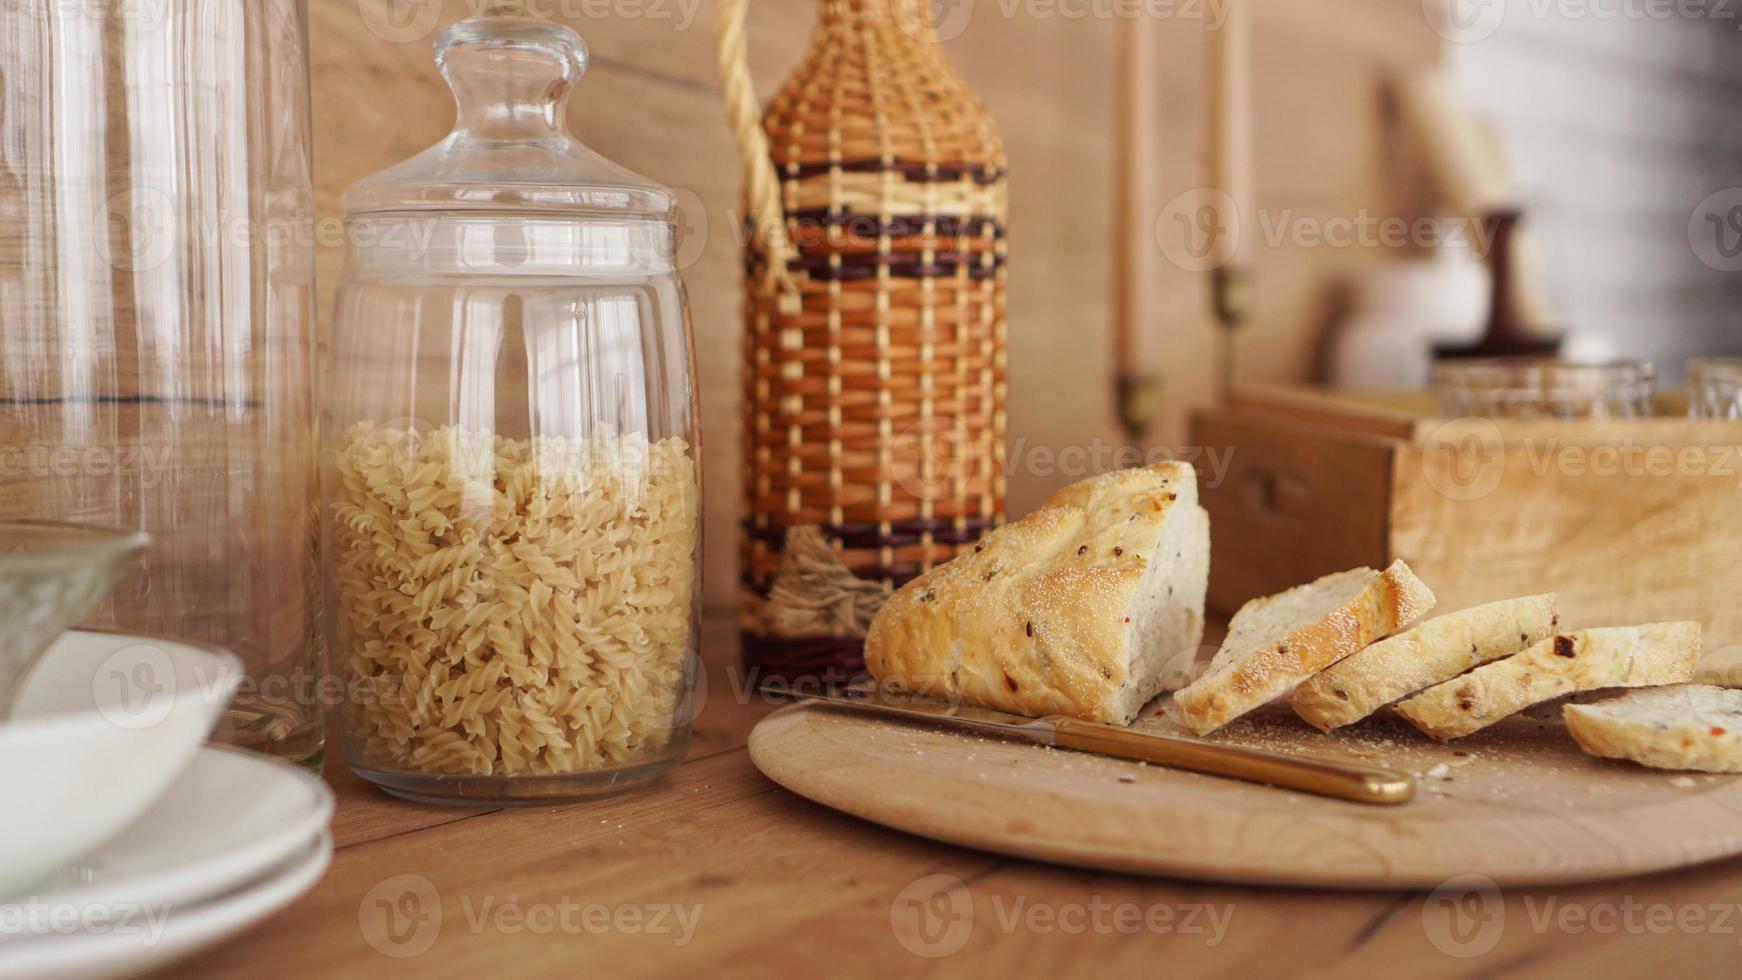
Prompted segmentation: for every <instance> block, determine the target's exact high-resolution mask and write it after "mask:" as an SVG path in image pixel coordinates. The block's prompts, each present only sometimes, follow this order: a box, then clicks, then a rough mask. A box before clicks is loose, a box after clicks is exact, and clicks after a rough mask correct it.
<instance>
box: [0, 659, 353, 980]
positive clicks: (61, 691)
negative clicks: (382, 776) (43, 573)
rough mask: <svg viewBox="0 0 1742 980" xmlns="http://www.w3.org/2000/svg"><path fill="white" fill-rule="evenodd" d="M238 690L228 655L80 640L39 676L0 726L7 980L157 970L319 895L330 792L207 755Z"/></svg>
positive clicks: (0, 911) (0, 868) (295, 774)
mask: <svg viewBox="0 0 1742 980" xmlns="http://www.w3.org/2000/svg"><path fill="white" fill-rule="evenodd" d="M240 679H241V669H240V665H239V664H238V663H237V661H236V659H235V658H234V657H233V656H231V655H230V654H227V653H223V652H221V651H214V650H208V649H203V648H200V647H196V646H192V645H188V644H181V643H173V642H169V641H165V640H158V639H145V638H140V637H129V636H123V635H119V634H109V633H92V632H81V631H73V632H69V633H67V634H65V635H64V636H63V637H62V638H61V639H60V640H59V641H57V643H56V644H55V646H54V648H53V649H51V650H50V651H49V652H48V654H47V655H46V656H45V657H44V658H43V660H42V662H41V663H40V664H39V665H38V666H37V667H36V668H35V670H34V671H33V673H32V674H31V676H30V678H29V680H28V682H27V683H26V685H25V687H24V690H23V691H22V692H21V694H20V695H19V699H18V702H17V704H16V705H15V708H14V711H13V713H12V715H11V716H10V717H9V718H8V719H7V720H5V721H4V722H0V778H3V779H5V781H6V791H5V793H4V794H0V799H3V800H4V803H3V804H0V980H14V978H25V977H29V978H37V977H42V978H48V977H53V978H56V980H66V978H74V977H86V978H92V977H119V976H131V975H135V974H138V973H142V972H145V971H148V970H152V969H157V968H161V967H163V966H165V965H166V964H168V963H171V962H173V961H174V960H177V959H179V958H181V957H183V956H186V955H188V954H190V953H192V952H194V951H195V950H198V949H201V948H204V947H207V946H210V945H212V944H214V943H216V942H219V941H220V940H222V939H224V938H225V937H228V936H231V935H233V934H235V933H237V932H240V931H241V930H243V929H244V928H246V927H248V926H249V925H252V924H254V923H256V922H259V921H260V920H261V919H264V918H265V917H267V916H268V915H270V914H272V913H273V912H275V911H277V910H278V909H280V908H282V907H284V906H285V905H287V904H289V903H290V902H291V901H293V900H294V899H295V898H297V897H298V896H299V895H301V894H302V893H303V892H305V891H307V890H308V889H309V888H310V887H311V886H312V885H313V884H314V883H315V882H316V881H317V880H319V878H320V876H321V873H322V872H323V871H325V869H326V866H327V863H328V862H329V861H330V860H331V858H332V838H331V837H330V836H329V835H328V832H327V821H328V820H329V819H330V818H331V816H332V811H333V796H332V792H331V790H329V789H328V788H327V786H326V784H325V783H323V782H321V781H320V780H319V779H317V778H315V777H314V776H312V775H310V774H308V773H307V772H304V771H303V770H301V769H298V768H296V767H295V766H291V765H288V764H286V763H283V762H279V761H277V760H274V759H269V758H266V757H264V756H259V755H254V754H251V753H247V752H241V751H238V750H234V749H227V748H219V747H214V746H206V745H202V743H203V742H204V740H205V738H206V735H207V734H208V733H209V732H210V731H211V728H212V725H213V724H214V723H215V722H216V720H217V718H218V716H219V714H220V713H221V712H222V710H223V708H224V706H225V704H226V703H228V701H229V699H230V695H231V694H232V693H233V692H234V691H235V688H236V685H237V683H238V682H239V681H240Z"/></svg>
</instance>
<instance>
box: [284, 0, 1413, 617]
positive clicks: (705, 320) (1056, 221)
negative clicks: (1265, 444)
mask: <svg viewBox="0 0 1742 980" xmlns="http://www.w3.org/2000/svg"><path fill="white" fill-rule="evenodd" d="M1220 2H1222V0H1213V2H1209V3H1208V5H1207V6H1194V5H1186V4H1183V3H1176V4H1173V5H1171V6H1170V5H1167V4H1161V3H1158V4H1155V5H1153V6H1152V9H1156V10H1171V11H1173V12H1174V14H1173V15H1172V16H1169V17H1168V19H1167V20H1166V22H1165V23H1164V24H1162V25H1161V29H1160V30H1159V31H1158V32H1157V33H1158V34H1159V35H1160V44H1161V45H1162V50H1160V51H1159V52H1158V53H1157V54H1158V57H1160V58H1161V59H1162V66H1163V77H1164V80H1165V84H1166V86H1167V90H1166V92H1165V93H1164V97H1163V101H1162V109H1163V112H1164V115H1165V117H1166V118H1165V120H1164V123H1163V125H1162V131H1163V133H1164V134H1165V141H1166V142H1165V145H1164V146H1162V147H1158V148H1157V153H1156V163H1155V167H1154V172H1153V178H1154V179H1155V180H1157V181H1158V182H1160V183H1161V184H1162V185H1163V187H1164V188H1165V190H1164V192H1163V193H1162V194H1161V195H1159V196H1160V197H1161V199H1162V200H1168V199H1171V198H1172V197H1173V196H1174V195H1175V194H1177V193H1179V192H1182V191H1185V190H1187V189H1189V188H1192V187H1194V186H1197V185H1198V184H1199V183H1200V182H1201V179H1200V177H1199V167H1198V159H1199V155H1198V148H1197V143H1198V141H1197V132H1198V127H1199V123H1200V119H1199V113H1198V92H1197V79H1198V75H1199V72H1200V65H1201V53H1202V49H1203V42H1204V24H1203V21H1202V20H1200V19H1196V17H1195V15H1193V16H1184V13H1185V12H1186V11H1187V10H1195V9H1204V10H1214V9H1216V8H1217V7H1218V5H1219V3H1220ZM482 3H483V0H314V2H313V3H311V12H310V19H311V23H310V31H311V56H312V61H313V88H314V119H315V128H316V179H317V185H318V186H317V202H318V206H319V209H320V213H321V216H322V217H323V219H328V220H327V221H326V223H325V224H324V226H323V227H324V228H325V229H327V231H328V233H327V234H326V235H324V236H323V241H324V242H325V244H324V245H323V248H322V249H321V253H320V258H319V266H318V268H319V273H320V277H321V292H320V295H321V305H320V309H321V312H322V317H323V320H324V319H325V318H326V316H327V315H328V313H329V311H330V310H331V297H332V291H333V285H334V282H335V280H336V275H337V272H338V268H339V262H340V249H339V247H338V242H337V238H336V236H335V235H334V234H332V233H331V231H332V229H333V228H334V227H335V222H334V221H333V220H332V219H336V218H337V216H338V214H339V211H338V199H339V193H340V192H341V191H342V190H343V189H344V187H346V186H347V185H349V184H350V183H351V182H353V181H355V180H357V179H358V178H360V177H363V176H365V175H367V174H369V173H372V172H374V171H376V170H379V169H381V168H383V167H386V166H389V165H391V164H392V163H395V162H397V161H399V160H402V159H404V158H405V157H407V156H410V155H412V154H413V153H416V152H418V151H420V150H422V149H423V148H424V147H426V146H428V145H429V144H431V143H433V142H435V141H436V140H437V139H439V138H440V137H441V136H442V135H443V134H444V133H446V132H447V130H448V128H449V126H450V124H451V122H452V115H453V113H452V103H451V100H450V98H449V95H448V93H447V89H446V86H445V85H444V84H443V83H442V81H441V79H440V78H439V77H438V76H437V74H436V71H435V68H434V65H433V62H432V60H431V56H430V45H431V43H432V42H433V41H434V37H435V33H436V31H437V30H438V29H439V27H440V26H442V25H445V24H447V23H451V22H452V21H454V20H456V19H459V18H460V17H463V16H465V15H466V14H468V13H469V12H471V10H472V9H473V8H474V7H476V6H480V5H481V4H482ZM662 3H663V6H661V5H660V4H662ZM696 3H699V6H687V5H692V4H696ZM530 4H531V6H532V8H533V9H534V10H535V11H540V12H545V13H549V14H551V15H553V16H555V17H556V19H560V20H562V21H564V22H566V23H568V24H570V25H571V26H573V27H575V28H576V29H577V30H579V31H580V32H581V33H582V35H583V36H584V37H586V39H587V41H588V43H589V45H590V47H591V49H592V53H593V68H592V70H591V71H590V72H589V74H588V77H587V79H585V80H584V81H583V83H582V86H581V88H580V90H579V92H578V94H577V96H576V98H575V100H574V105H573V108H572V121H573V123H574V124H575V126H576V127H577V129H578V131H579V132H580V133H581V134H582V135H583V138H585V139H586V140H587V141H588V142H589V143H590V144H591V145H592V146H593V147H594V148H595V149H597V150H599V151H600V152H602V153H604V154H606V155H607V156H610V157H612V158H613V159H615V160H617V161H618V162H620V163H622V164H624V165H625V166H628V167H630V168H632V169H635V170H638V171H640V172H642V173H645V174H647V175H649V176H652V177H654V178H657V179H659V180H661V181H663V182H665V183H667V184H669V185H671V186H673V187H675V188H678V189H679V190H680V191H682V192H686V194H685V197H686V199H687V200H689V201H692V202H694V203H695V204H696V205H697V207H698V208H699V210H700V214H699V215H692V216H691V218H690V224H691V225H692V226H693V227H695V228H696V229H697V233H698V234H703V235H705V236H706V237H705V241H704V243H703V246H702V247H701V248H700V249H699V254H698V256H697V258H696V260H695V261H694V262H693V264H691V265H690V266H689V267H688V268H687V269H686V270H685V275H686V278H687V282H688V285H689V289H690V297H691V301H692V305H693V310H694V315H695V324H696V332H697V343H698V346H699V348H700V363H701V376H702V397H703V399H704V403H705V411H704V441H705V443H706V468H707V484H708V485H707V495H708V496H707V500H708V504H707V511H708V513H707V520H708V524H707V542H706V547H707V552H708V559H707V578H708V585H707V597H708V600H709V602H710V603H711V604H715V605H726V604H729V603H731V602H732V601H733V592H734V583H735V582H736V570H735V555H736V548H735V544H734V542H735V533H736V532H735V525H736V520H737V508H738V506H739V501H738V475H737V473H738V467H737V454H738V448H737V442H736V440H737V421H738V413H737V405H736V400H737V393H738V383H737V377H738V364H737V362H738V335H739V330H740V324H739V314H738V303H739V284H738V240H739V239H738V232H737V222H738V219H739V217H740V212H739V205H738V191H737V187H738V170H737V162H736V158H735V155H734V151H733V148H732V144H731V141H730V137H729V135H728V133H727V129H726V124H725V121H724V115H723V112H722V111H721V108H720V94H719V89H718V84H717V83H716V81H715V76H714V53H713V19H714V15H715V11H714V7H713V3H712V2H711V0H708V2H702V0H682V3H679V2H678V0H612V2H610V3H603V2H596V3H589V2H583V0H530ZM958 4H971V7H967V8H963V9H967V10H968V11H969V17H970V19H969V21H968V22H967V24H966V27H965V28H964V29H962V30H961V31H960V33H959V34H957V35H956V36H954V37H953V38H952V39H950V40H949V41H948V42H947V43H946V46H945V49H946V53H947V56H948V57H949V59H950V61H951V62H952V64H954V65H955V67H956V68H957V70H958V71H960V72H961V74H962V75H963V76H964V77H965V78H966V79H967V81H968V82H969V84H970V85H972V86H973V87H974V88H975V90H976V91H977V92H978V93H979V94H980V96H981V98H982V99H983V100H984V101H985V103H986V104H987V106H988V108H989V109H990V110H991V112H992V113H993V115H994V117H996V118H997V119H998V120H999V122H1000V125H1001V128H1002V130H1003V132H1004V136H1005V140H1006V142H1007V144H1008V148H1009V153H1010V160H1011V192H1012V219H1011V224H1012V228H1011V286H1010V345H1011V349H1010V363H1011V392H1012V397H1011V438H1012V443H1013V450H1014V451H1013V455H1012V459H1013V471H1012V473H1011V505H1012V508H1013V510H1015V511H1017V512H1021V511H1024V510H1027V509H1029V508H1031V507H1033V506H1034V505H1035V504H1036V503H1037V502H1038V501H1039V500H1040V499H1042V498H1043V497H1044V496H1045V495H1046V494H1047V493H1049V492H1051V490H1052V489H1054V488H1055V487H1056V486H1058V485H1060V484H1062V483H1064V482H1067V481H1068V480H1070V479H1072V478H1074V477H1076V476H1079V475H1082V474H1083V472H1084V471H1085V470H1086V469H1088V468H1091V467H1094V466H1097V465H1102V466H1104V465H1112V463H1113V461H1114V457H1113V455H1112V450H1113V449H1114V447H1116V446H1117V445H1118V439H1119V437H1118V434H1117V430H1116V428H1115V427H1114V425H1113V422H1112V416H1111V396H1110V394H1109V393H1108V392H1107V379H1108V378H1109V376H1110V375H1111V371H1112V365H1111V364H1110V363H1109V358H1110V356H1111V354H1110V349H1111V348H1110V344H1109V342H1108V336H1107V330H1108V323H1109V321H1110V319H1111V314H1112V304H1111V298H1110V296H1109V287H1110V284H1111V281H1112V277H1111V274H1110V271H1109V269H1108V267H1107V255H1108V252H1107V250H1108V246H1109V243H1110V241H1111V234H1112V232H1111V214H1110V208H1111V198H1112V193H1111V189H1110V188H1109V187H1108V186H1107V180H1108V176H1109V174H1110V173H1111V172H1112V163H1111V160H1110V157H1109V153H1110V148H1111V145H1112V139H1111V135H1110V134H1109V133H1108V131H1107V127H1108V125H1109V122H1110V119H1111V107H1112V101H1111V85H1112V83H1113V79H1112V75H1111V72H1112V65H1113V41H1114V38H1115V35H1114V31H1116V30H1119V29H1122V28H1125V27H1128V26H1129V21H1126V20H1122V19H1118V18H1115V17H1110V16H1107V14H1108V12H1110V11H1113V10H1118V9H1122V8H1121V7H1120V6H1119V5H1116V4H1112V3H1107V2H1099V3H1095V2H1091V0H1021V2H1017V0H958ZM1256 6H1257V7H1258V10H1257V11H1256V14H1257V17H1256V20H1257V27H1258V36H1257V38H1256V45H1255V46H1256V55H1257V63H1258V66H1259V71H1260V77H1259V79H1258V92H1259V105H1258V120H1259V127H1260V136H1259V154H1260V156H1259V183H1260V188H1259V193H1260V196H1261V202H1260V203H1261V205H1262V206H1263V207H1265V208H1267V209H1277V210H1279V211H1280V209H1283V208H1292V209H1293V213H1294V214H1295V215H1296V216H1311V217H1314V219H1315V220H1318V219H1322V218H1324V217H1340V216H1347V217H1354V216H1357V215H1358V214H1360V213H1363V212H1364V211H1365V212H1369V213H1379V214H1392V213H1401V214H1405V215H1413V214H1415V213H1417V210H1418V207H1419V204H1418V202H1419V199H1420V195H1419V193H1418V189H1417V188H1418V184H1417V181H1415V180H1414V179H1413V178H1412V177H1411V176H1410V171H1409V168H1408V166H1407V161H1404V162H1403V163H1402V164H1401V165H1400V163H1399V160H1398V158H1397V155H1396V153H1395V151H1394V150H1393V148H1392V141H1391V139H1390V137H1389V135H1388V133H1389V129H1388V127H1387V126H1386V121H1385V119H1386V114H1385V108H1384V98H1383V79H1384V75H1385V73H1386V72H1387V71H1389V70H1392V69H1395V68H1399V67H1405V66H1409V65H1417V64H1423V63H1427V62H1430V61H1432V60H1434V59H1436V58H1437V57H1438V45H1437V43H1436V42H1437V39H1436V38H1435V37H1434V36H1433V35H1432V34H1431V32H1430V31H1429V30H1428V29H1427V25H1426V22H1425V20H1424V19H1423V16H1422V12H1421V11H1422V8H1421V5H1420V3H1419V2H1417V0H1257V3H1256ZM438 8H439V9H438ZM607 8H609V9H611V10H615V11H616V13H615V15H613V16H600V15H601V14H602V13H605V12H606V11H607ZM951 9H955V8H951ZM637 11H640V12H641V13H640V15H637V14H636V12H637ZM692 11H693V19H690V18H688V17H687V16H686V13H688V12H692ZM1073 13H1074V14H1075V16H1072V15H1071V14H1073ZM752 17H753V22H752V30H751V52H752V64H753V70H754V72H755V74H756V76H757V81H758V88H759V90H760V91H761V92H762V94H763V95H765V96H766V95H767V94H770V93H771V92H772V91H773V89H774V88H775V87H776V86H777V85H778V84H779V83H780V81H781V80H782V79H783V78H784V77H785V75H786V74H787V73H788V72H790V71H791V70H792V68H793V67H794V66H795V65H796V64H797V61H798V60H799V58H800V57H802V54H803V52H804V51H805V49H806V47H807V44H808V40H809V34H810V31H811V29H812V25H813V23H814V18H815V5H814V3H813V2H811V0H756V2H755V3H754V5H753V8H752ZM1385 258H1386V256H1385V255H1384V254H1381V253H1380V252H1378V251H1375V250H1371V249H1359V248H1352V249H1331V248H1316V249H1315V248H1304V249H1303V248H1297V247H1294V246H1289V245H1285V246H1283V247H1281V248H1279V249H1276V250H1270V249H1265V250H1263V252H1262V261H1263V263H1264V272H1263V280H1262V286H1261V294H1260V303H1261V306H1260V310H1259V314H1258V319H1257V322H1255V323H1254V324H1252V326H1251V329H1250V331H1249V333H1248V335H1247V336H1246V337H1245V338H1244V339H1243V341H1242V344H1241V353H1242V359H1243V360H1242V363H1243V367H1242V376H1243V377H1245V378H1250V379H1254V380H1258V379H1264V380H1289V379H1295V378H1300V377H1303V376H1305V375H1306V374H1307V372H1308V371H1309V370H1310V368H1311V360H1312V350H1313V347H1314V344H1315V342H1316V339H1317V334H1318V331H1319V329H1320V327H1321V324H1322V322H1323V320H1324V316H1325V308H1326V306H1325V304H1326V296H1327V294H1328V290H1329V287H1330V286H1331V285H1332V284H1333V283H1334V282H1335V281H1336V279H1337V278H1338V277H1340V276H1342V275H1345V274H1347V273H1348V272H1349V271H1351V270H1354V269H1358V268H1360V267H1362V266H1364V265H1367V264H1370V263H1372V262H1375V261H1383V260H1384V259H1385ZM1149 265H1150V270H1149V274H1148V275H1147V276H1146V281H1145V291H1144V294H1143V295H1144V298H1145V299H1144V302H1145V309H1147V310H1148V311H1149V315H1150V317H1151V320H1152V328H1151V330H1150V331H1149V333H1148V335H1147V336H1146V338H1145V349H1146V350H1147V351H1148V352H1149V353H1150V356H1152V357H1154V358H1155V359H1156V361H1157V362H1158V363H1159V365H1160V368H1161V371H1162V373H1163V376H1164V382H1163V383H1164V403H1163V409H1164V415H1163V424H1162V425H1161V426H1159V428H1158V431H1157V433H1156V438H1157V440H1158V442H1174V441H1177V440H1179V439H1182V438H1183V433H1184V419H1185V414H1186V411H1187V410H1188V409H1189V408H1191V407H1192V406H1195V405H1201V404H1203V403H1205V402H1206V401H1207V400H1208V398H1209V396H1210V380H1209V379H1210V364H1211V328H1210V324H1209V318H1208V315H1207V312H1206V310H1207V298H1206V291H1205V286H1204V283H1203V281H1202V280H1203V277H1202V276H1200V275H1198V274H1195V273H1190V272H1187V271H1185V270H1182V269H1180V268H1177V267H1176V266H1173V265H1171V264H1169V263H1168V262H1167V260H1166V258H1165V257H1164V256H1163V255H1162V253H1161V251H1160V249H1159V248H1157V249H1156V250H1155V252H1154V254H1153V255H1151V256H1150V261H1149ZM1037 450H1039V451H1038V452H1037ZM1060 451H1065V452H1064V454H1063V456H1064V458H1063V460H1062V461H1061V460H1060V458H1059V457H1058V455H1057V454H1059V453H1060ZM1073 451H1076V452H1077V455H1073Z"/></svg>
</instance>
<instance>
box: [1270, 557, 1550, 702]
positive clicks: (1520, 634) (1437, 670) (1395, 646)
mask: <svg viewBox="0 0 1742 980" xmlns="http://www.w3.org/2000/svg"><path fill="white" fill-rule="evenodd" d="M1558 621H1559V620H1558V618H1557V617H1556V615H1555V594H1554V593H1552V592H1549V593H1545V594H1543V595H1533V596H1525V597H1523V598H1519V599H1503V600H1501V601H1499V602H1490V603H1485V604H1483V605H1480V606H1472V607H1470V608H1469V609H1462V610H1459V611H1457V612H1453V613H1447V614H1445V615H1443V616H1436V617H1434V618H1433V619H1430V620H1428V621H1427V622H1425V623H1421V624H1419V625H1417V626H1414V627H1412V628H1410V629H1407V630H1405V631H1403V632H1401V633H1398V634H1397V635H1396V636H1391V637H1387V638H1386V639H1383V640H1380V641H1379V642H1377V643H1375V644H1373V645H1372V646H1369V647H1367V648H1366V649H1364V650H1359V651H1357V652H1355V653H1353V654H1350V655H1349V656H1347V657H1345V658H1343V659H1342V660H1341V661H1339V662H1338V663H1335V664H1332V665H1331V666H1330V667H1328V668H1327V669H1325V670H1324V671H1323V672H1322V673H1319V674H1315V675H1314V676H1312V677H1309V678H1307V679H1306V680H1305V681H1303V682H1302V683H1301V685H1300V687H1297V688H1295V691H1294V694H1293V695H1291V696H1290V697H1289V702H1288V703H1289V706H1290V707H1292V708H1293V709H1294V713H1295V714H1297V715H1299V716H1300V717H1301V719H1302V720H1303V721H1305V722H1306V723H1307V724H1309V725H1312V726H1313V727H1314V728H1317V729H1318V730H1319V731H1322V732H1328V731H1331V730H1332V729H1334V728H1341V727H1342V726H1344V725H1350V724H1354V723H1355V722H1357V721H1360V720H1361V719H1363V718H1365V717H1367V716H1368V715H1371V714H1372V713H1373V712H1375V711H1378V710H1379V709H1380V708H1383V707H1385V706H1386V705H1388V704H1390V703H1391V702H1393V701H1396V700H1399V699H1400V698H1405V697H1408V696H1409V695H1411V694H1414V693H1416V692H1417V691H1420V690H1423V689H1424V688H1428V687H1432V686H1433V685H1435V684H1438V683H1440V682H1442V681H1446V680H1450V679H1451V678H1453V677H1456V676H1458V675H1459V674H1462V673H1463V672H1464V671H1466V670H1469V669H1470V668H1472V667H1477V666H1480V665H1481V664H1485V663H1488V662H1490V661H1494V660H1498V659H1500V658H1501V657H1508V656H1511V655H1512V654H1515V653H1517V652H1518V651H1520V650H1523V649H1525V648H1527V647H1529V646H1530V645H1531V644H1533V643H1538V642H1541V641H1542V640H1543V639H1544V638H1545V637H1547V636H1548V635H1549V634H1550V633H1552V632H1554V629H1555V626H1556V625H1557V623H1558Z"/></svg>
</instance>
